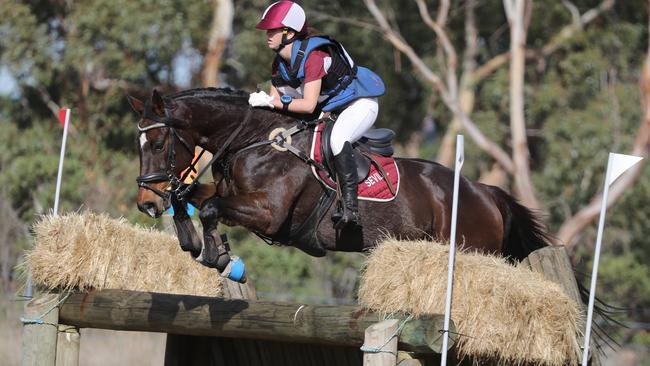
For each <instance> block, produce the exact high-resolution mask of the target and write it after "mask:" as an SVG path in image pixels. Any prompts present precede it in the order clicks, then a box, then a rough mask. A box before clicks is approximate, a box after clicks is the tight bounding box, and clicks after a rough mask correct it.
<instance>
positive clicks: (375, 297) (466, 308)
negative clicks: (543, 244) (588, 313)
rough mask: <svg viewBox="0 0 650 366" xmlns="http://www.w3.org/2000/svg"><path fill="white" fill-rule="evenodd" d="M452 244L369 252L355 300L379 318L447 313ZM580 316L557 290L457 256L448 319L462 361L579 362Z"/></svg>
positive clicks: (388, 244)
mask: <svg viewBox="0 0 650 366" xmlns="http://www.w3.org/2000/svg"><path fill="white" fill-rule="evenodd" d="M448 256H449V246H447V245H441V244H439V243H433V242H426V241H416V242H400V241H397V240H386V241H385V242H383V243H382V244H380V245H379V246H378V247H377V248H376V249H375V250H373V251H372V253H371V254H370V256H369V258H368V262H367V265H366V268H365V269H364V273H363V275H362V279H361V284H360V288H359V302H360V303H361V304H362V305H364V306H366V307H368V308H371V309H373V310H375V311H380V312H382V313H384V314H394V313H400V312H406V313H411V314H413V315H422V314H444V309H445V293H446V288H447V262H448ZM581 316H582V315H581V312H580V311H579V307H578V305H577V304H576V303H575V302H574V301H573V300H572V299H570V298H569V297H568V296H567V295H566V294H565V293H564V292H563V291H562V289H561V288H560V286H558V285H557V284H555V283H553V282H550V281H547V280H545V279H544V278H543V276H542V275H541V274H538V273H535V272H532V271H530V270H528V269H526V268H517V267H513V266H511V265H509V264H507V263H506V262H505V260H504V259H502V258H497V257H493V256H485V255H481V254H472V253H461V252H459V253H457V255H456V267H455V274H454V291H453V299H452V319H453V320H454V322H455V324H456V329H457V331H458V333H460V334H462V335H466V337H465V336H461V337H460V339H459V341H458V344H457V346H458V348H457V352H458V353H459V356H461V357H466V356H470V357H472V358H474V359H482V360H490V361H493V362H496V363H498V364H508V365H511V364H539V365H564V364H577V363H578V355H579V354H580V352H581V351H580V345H579V343H578V340H577V332H578V326H577V324H579V321H580V320H581Z"/></svg>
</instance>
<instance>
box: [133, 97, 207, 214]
mask: <svg viewBox="0 0 650 366" xmlns="http://www.w3.org/2000/svg"><path fill="white" fill-rule="evenodd" d="M142 119H148V120H152V121H154V122H156V123H154V124H152V125H149V126H145V127H142V126H141V125H140V124H139V123H138V136H140V135H142V134H143V133H146V132H147V131H150V130H154V129H158V128H167V129H168V130H167V132H166V135H165V140H167V139H168V138H169V135H171V136H172V140H171V142H170V143H169V148H168V150H167V165H166V171H165V172H161V171H158V172H153V173H149V174H144V175H140V176H138V177H137V178H136V179H135V180H136V182H137V183H138V186H139V187H142V188H145V189H148V190H150V191H152V192H153V193H155V194H156V195H158V196H160V198H162V199H163V202H164V205H165V206H166V207H169V205H168V203H169V202H170V199H171V192H173V191H174V190H176V189H178V187H179V186H180V185H181V183H182V182H183V181H184V180H185V179H186V178H187V176H188V175H189V174H190V173H191V172H192V171H194V172H196V169H195V168H194V167H195V165H196V163H197V162H198V158H200V157H201V155H202V154H203V152H201V155H199V157H198V158H197V159H195V161H193V162H192V164H191V165H190V167H189V169H186V170H185V173H184V174H183V175H182V176H180V177H178V176H176V173H175V171H176V140H178V141H180V142H181V144H182V145H183V146H184V147H185V149H186V150H187V151H188V152H189V153H190V154H192V155H194V149H192V147H191V146H190V144H189V143H188V142H187V140H186V139H185V138H183V136H181V135H180V134H179V133H178V128H177V127H174V125H179V124H180V123H183V121H181V120H179V119H177V118H174V117H173V116H172V115H171V113H170V111H169V110H168V109H167V108H165V116H164V117H162V116H159V115H157V114H155V113H153V111H152V110H151V104H150V103H149V102H147V103H146V104H145V109H144V113H143V114H142ZM162 182H169V183H170V187H171V191H167V190H165V191H161V190H159V189H156V188H154V187H153V186H151V185H150V183H162Z"/></svg>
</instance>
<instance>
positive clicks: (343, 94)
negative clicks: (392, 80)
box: [271, 36, 385, 112]
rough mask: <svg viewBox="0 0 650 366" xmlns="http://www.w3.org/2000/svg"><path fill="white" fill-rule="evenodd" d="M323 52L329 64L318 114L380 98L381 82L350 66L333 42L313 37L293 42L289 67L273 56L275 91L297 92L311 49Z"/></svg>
mask: <svg viewBox="0 0 650 366" xmlns="http://www.w3.org/2000/svg"><path fill="white" fill-rule="evenodd" d="M319 48H321V49H325V50H326V51H328V53H329V54H330V56H331V57H332V64H331V66H330V68H329V69H328V71H327V75H325V76H324V77H323V83H322V85H321V93H320V94H321V95H325V96H327V99H325V100H324V101H322V102H320V108H321V110H322V111H324V112H327V111H332V110H336V109H337V108H340V107H342V106H345V105H347V104H348V103H350V102H352V101H354V100H356V99H359V98H364V97H378V96H381V95H383V94H384V92H385V87H384V82H383V81H382V80H381V78H380V77H379V75H377V74H375V73H374V72H372V71H371V70H370V69H367V68H365V67H361V66H356V65H351V64H350V61H349V60H348V55H347V53H346V52H345V50H344V49H343V46H341V44H340V43H338V42H337V41H335V40H333V39H331V38H329V37H325V36H315V37H309V38H306V39H304V40H295V41H294V42H293V48H292V50H291V65H290V66H289V65H287V63H286V62H285V61H284V60H283V59H282V58H281V57H280V55H278V56H276V57H277V58H276V63H277V65H278V76H277V77H275V78H272V79H271V81H272V83H273V85H274V86H275V87H278V86H285V85H288V86H291V87H292V88H298V87H299V86H300V85H301V84H303V82H304V80H305V62H306V61H307V58H308V57H309V54H310V53H311V52H312V51H313V50H315V49H319Z"/></svg>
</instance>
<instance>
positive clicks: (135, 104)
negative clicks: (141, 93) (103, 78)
mask: <svg viewBox="0 0 650 366" xmlns="http://www.w3.org/2000/svg"><path fill="white" fill-rule="evenodd" d="M126 99H127V100H128V101H129V105H130V106H131V108H133V110H134V111H135V112H136V113H138V114H139V115H142V112H143V111H144V103H142V101H141V100H140V99H138V98H136V97H132V96H130V95H127V96H126Z"/></svg>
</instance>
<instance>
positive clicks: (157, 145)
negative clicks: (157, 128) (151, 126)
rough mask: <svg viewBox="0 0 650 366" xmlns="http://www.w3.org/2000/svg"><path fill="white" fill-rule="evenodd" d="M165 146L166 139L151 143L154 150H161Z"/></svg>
mask: <svg viewBox="0 0 650 366" xmlns="http://www.w3.org/2000/svg"><path fill="white" fill-rule="evenodd" d="M164 148H165V140H162V141H155V142H152V143H151V149H152V150H153V151H154V152H161V151H162V150H163V149H164Z"/></svg>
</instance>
